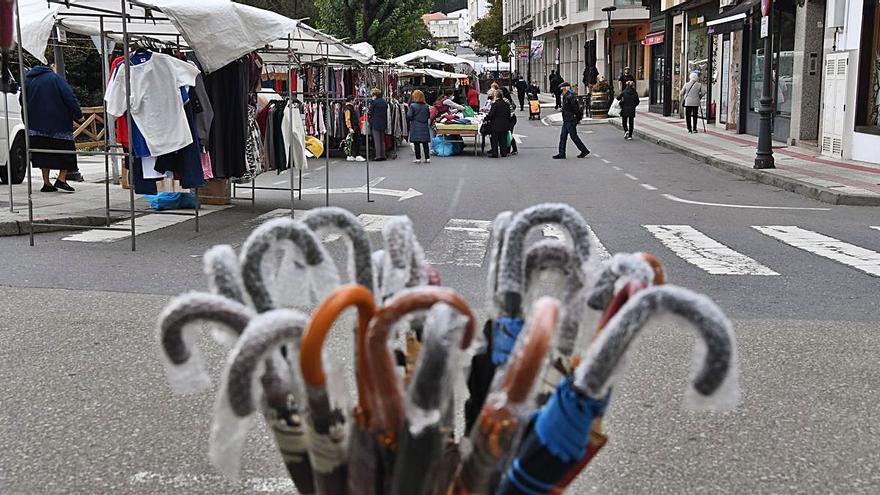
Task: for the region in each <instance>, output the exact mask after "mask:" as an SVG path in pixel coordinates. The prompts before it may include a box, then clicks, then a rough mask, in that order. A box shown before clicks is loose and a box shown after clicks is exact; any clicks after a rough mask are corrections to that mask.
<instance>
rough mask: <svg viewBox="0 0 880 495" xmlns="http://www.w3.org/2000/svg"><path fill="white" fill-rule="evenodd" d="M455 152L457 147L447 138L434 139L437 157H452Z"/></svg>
mask: <svg viewBox="0 0 880 495" xmlns="http://www.w3.org/2000/svg"><path fill="white" fill-rule="evenodd" d="M454 152H455V147H454V146H453V145H452V143H451V142H450V141H449V140H448V139H446V137H445V136H437V137H435V138H434V154H436V155H437V156H452V154H453V153H454Z"/></svg>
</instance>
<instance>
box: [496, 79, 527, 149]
mask: <svg viewBox="0 0 880 495" xmlns="http://www.w3.org/2000/svg"><path fill="white" fill-rule="evenodd" d="M520 94H522V93H520ZM501 95H502V96H503V97H504V101H506V102H507V105H508V106H510V154H511V155H516V154H518V153H519V150H517V149H516V140H515V139H513V128H514V127H516V113H514V112H516V103H514V102H513V95H512V94H510V91H508V89H507V87H502V88H501ZM521 103H522V97H520V104H521Z"/></svg>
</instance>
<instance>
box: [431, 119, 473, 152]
mask: <svg viewBox="0 0 880 495" xmlns="http://www.w3.org/2000/svg"><path fill="white" fill-rule="evenodd" d="M436 128H437V135H438V136H451V135H458V136H462V137H464V136H473V138H474V156H477V152H478V150H479V146H477V142H478V139H479V137H480V124H476V123H474V124H440V123H438V124H436Z"/></svg>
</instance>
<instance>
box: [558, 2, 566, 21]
mask: <svg viewBox="0 0 880 495" xmlns="http://www.w3.org/2000/svg"><path fill="white" fill-rule="evenodd" d="M559 3H560V4H561V5H560V8H561V9H562V17H565V5H566V4H567V3H568V0H560V2H559Z"/></svg>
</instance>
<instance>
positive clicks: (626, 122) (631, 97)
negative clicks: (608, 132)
mask: <svg viewBox="0 0 880 495" xmlns="http://www.w3.org/2000/svg"><path fill="white" fill-rule="evenodd" d="M617 99H618V101H620V120H621V121H622V122H623V138H624V139H627V140H630V139H632V138H633V125H635V118H636V107H637V106H639V93H638V92H637V91H636V83H635V81H627V83H626V87H624V88H623V91H622V92H621V93H620V95H619V96H618V97H617Z"/></svg>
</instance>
